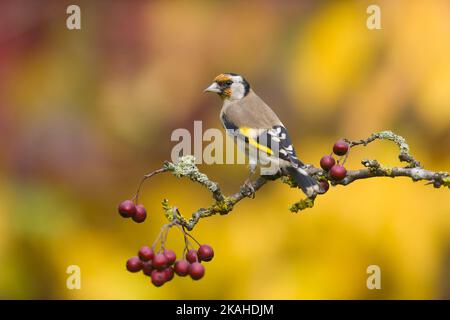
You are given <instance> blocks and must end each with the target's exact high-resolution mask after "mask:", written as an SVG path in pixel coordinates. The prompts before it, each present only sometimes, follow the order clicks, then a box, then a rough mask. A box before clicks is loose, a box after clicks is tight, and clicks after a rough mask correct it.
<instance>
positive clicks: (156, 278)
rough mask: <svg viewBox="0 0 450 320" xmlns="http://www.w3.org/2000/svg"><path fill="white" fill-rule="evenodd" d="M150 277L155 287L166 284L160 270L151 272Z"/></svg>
mask: <svg viewBox="0 0 450 320" xmlns="http://www.w3.org/2000/svg"><path fill="white" fill-rule="evenodd" d="M151 277H152V283H153V285H154V286H155V287H160V286H162V285H163V284H164V283H165V282H166V273H165V272H164V271H162V270H153V271H152V275H151Z"/></svg>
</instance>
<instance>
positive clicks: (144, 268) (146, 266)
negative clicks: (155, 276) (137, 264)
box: [142, 261, 155, 276]
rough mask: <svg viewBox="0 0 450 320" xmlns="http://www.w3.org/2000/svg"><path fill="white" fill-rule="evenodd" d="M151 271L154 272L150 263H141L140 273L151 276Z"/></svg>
mask: <svg viewBox="0 0 450 320" xmlns="http://www.w3.org/2000/svg"><path fill="white" fill-rule="evenodd" d="M153 270H155V269H153V265H152V262H151V261H147V262H143V263H142V271H143V272H144V274H146V275H147V276H151V275H152V271H153Z"/></svg>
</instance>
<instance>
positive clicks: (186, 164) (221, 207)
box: [134, 131, 450, 241]
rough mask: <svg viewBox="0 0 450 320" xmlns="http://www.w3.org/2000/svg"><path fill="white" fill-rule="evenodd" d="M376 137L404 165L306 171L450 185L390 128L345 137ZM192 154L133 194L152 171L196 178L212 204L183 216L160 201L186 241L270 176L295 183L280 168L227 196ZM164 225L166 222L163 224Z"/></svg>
mask: <svg viewBox="0 0 450 320" xmlns="http://www.w3.org/2000/svg"><path fill="white" fill-rule="evenodd" d="M375 140H390V141H393V142H395V143H396V144H397V146H398V147H399V151H400V152H399V159H400V161H403V162H406V163H407V165H406V166H405V167H387V166H383V165H381V164H380V163H379V162H378V161H377V160H368V159H364V160H362V161H361V163H362V164H363V166H364V167H365V168H362V169H358V170H349V171H347V175H346V177H345V178H344V179H342V180H340V181H335V180H333V179H331V177H330V176H329V174H328V173H327V172H325V171H324V170H322V169H321V168H316V167H314V166H309V167H308V169H307V171H308V173H309V174H310V175H312V176H314V177H315V178H316V179H318V180H323V179H327V180H330V181H331V183H332V184H333V185H344V186H345V185H348V184H350V183H352V182H354V181H356V180H359V179H367V178H373V177H391V178H394V177H410V178H411V179H412V180H413V181H419V180H425V181H427V184H432V185H433V186H434V187H435V188H439V187H441V186H444V187H448V188H450V175H449V173H448V172H442V171H441V172H434V171H431V170H427V169H424V168H422V167H421V165H420V162H419V161H417V160H416V159H415V158H414V157H413V156H412V155H411V154H410V150H409V146H408V144H407V143H406V140H405V139H404V138H403V137H401V136H399V135H397V134H395V133H393V132H392V131H381V132H378V133H374V134H372V135H371V136H370V137H369V138H367V139H364V140H358V141H350V140H348V139H345V141H347V142H348V143H349V145H350V147H351V148H352V147H355V146H359V145H364V146H366V145H368V144H369V143H371V142H373V141H375ZM194 162H195V158H194V157H193V156H191V155H187V156H183V157H181V158H180V159H179V160H178V162H176V163H172V162H168V161H166V162H165V163H164V165H163V167H162V168H161V169H158V170H156V171H153V172H151V173H149V174H147V175H145V176H144V177H143V178H142V180H141V182H140V184H139V188H138V191H137V193H136V196H135V198H134V199H135V201H136V202H137V199H138V196H139V191H140V189H141V186H142V183H143V182H144V181H145V180H147V179H148V178H150V177H152V176H154V175H155V174H159V173H163V172H170V173H172V174H173V175H174V176H175V177H178V178H180V177H188V178H189V179H190V180H192V181H194V182H197V183H199V184H201V185H202V186H204V187H205V188H207V189H208V190H209V191H210V192H211V193H212V196H213V199H214V200H215V201H214V203H213V204H212V205H210V206H209V207H207V208H200V209H198V210H197V211H195V212H194V213H193V214H192V215H191V217H190V218H189V219H186V218H184V217H183V216H182V215H181V213H180V212H179V210H178V209H177V208H176V207H171V206H169V203H168V200H167V199H164V200H163V201H162V206H163V209H164V213H165V215H166V217H167V219H168V220H169V221H170V224H178V225H179V226H181V229H182V230H183V231H184V236H185V240H187V241H188V239H187V236H186V235H188V236H189V234H188V233H187V232H185V230H184V229H185V228H186V229H187V230H192V229H193V228H194V227H195V225H196V224H197V223H198V222H199V221H200V219H202V218H206V217H209V216H213V215H216V214H220V215H224V214H227V213H229V212H230V211H232V210H233V208H234V206H235V205H236V204H237V203H238V202H239V201H241V200H242V199H244V198H246V197H250V196H251V195H252V193H253V192H256V191H258V190H259V189H260V188H261V187H262V186H263V185H265V184H266V183H267V182H268V181H270V180H277V179H280V178H281V181H282V182H284V183H286V184H288V185H290V186H291V187H297V185H296V183H295V182H294V181H293V180H292V179H291V178H290V177H289V176H286V175H284V174H282V173H281V172H280V173H278V174H276V175H274V176H260V177H258V178H257V179H256V180H255V181H253V182H251V187H252V188H253V190H250V189H252V188H251V187H249V186H248V185H243V186H242V187H241V188H240V190H239V191H238V192H236V193H234V194H232V195H230V196H226V195H224V194H223V193H222V191H221V190H220V188H219V185H218V184H217V183H216V182H214V181H211V180H209V178H208V176H207V175H205V174H204V173H202V172H200V171H199V170H198V168H197V166H196V165H195V163H194ZM315 198H316V197H315V196H314V197H311V198H306V199H302V200H300V201H298V202H296V203H294V204H293V205H292V206H291V207H290V210H291V211H292V212H298V211H300V210H304V209H307V208H312V207H313V205H314V200H315ZM166 226H167V225H166Z"/></svg>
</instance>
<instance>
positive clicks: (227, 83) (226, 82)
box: [225, 80, 233, 86]
mask: <svg viewBox="0 0 450 320" xmlns="http://www.w3.org/2000/svg"><path fill="white" fill-rule="evenodd" d="M232 84H233V81H231V80H227V81H225V85H227V86H231V85H232Z"/></svg>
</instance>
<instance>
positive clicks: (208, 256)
mask: <svg viewBox="0 0 450 320" xmlns="http://www.w3.org/2000/svg"><path fill="white" fill-rule="evenodd" d="M213 257H214V250H213V248H212V247H211V246H210V245H207V244H202V245H201V246H200V248H198V260H199V261H211V260H212V258H213Z"/></svg>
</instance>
